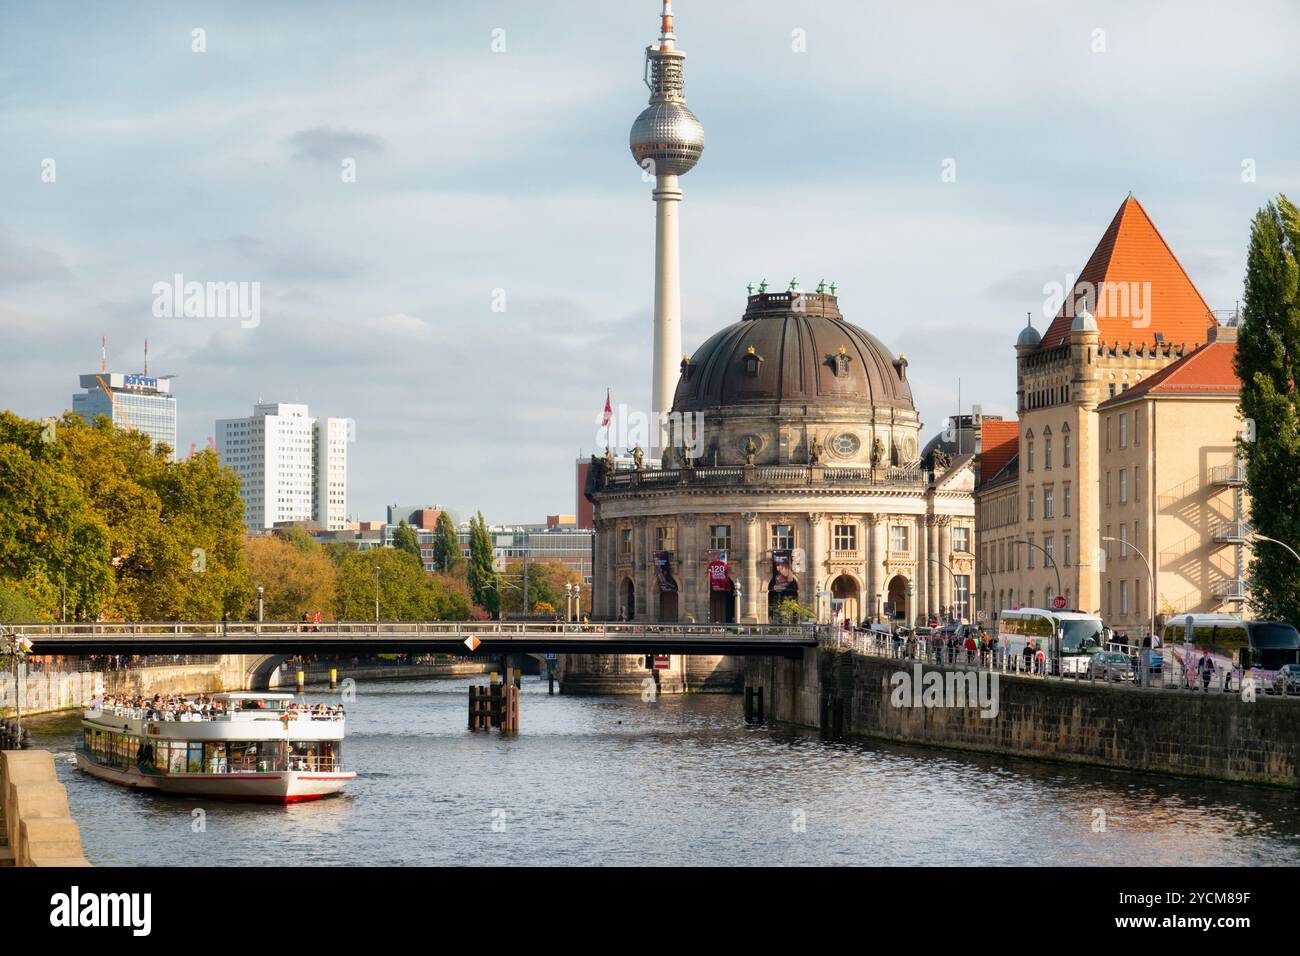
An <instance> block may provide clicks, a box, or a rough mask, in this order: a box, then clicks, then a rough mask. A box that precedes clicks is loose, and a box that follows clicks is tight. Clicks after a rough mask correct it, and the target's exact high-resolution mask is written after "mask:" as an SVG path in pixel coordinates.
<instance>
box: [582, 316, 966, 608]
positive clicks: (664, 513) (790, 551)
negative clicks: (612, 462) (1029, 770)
mask: <svg viewBox="0 0 1300 956" xmlns="http://www.w3.org/2000/svg"><path fill="white" fill-rule="evenodd" d="M907 365H908V363H907V359H906V357H904V356H902V355H897V356H896V355H894V354H893V353H892V352H891V351H890V350H889V349H888V348H887V347H886V346H885V345H884V344H883V343H881V342H880V341H879V340H878V339H876V338H875V337H874V336H872V335H871V334H869V333H867V332H865V331H864V330H862V329H860V328H857V327H856V326H853V325H850V324H849V323H848V322H845V321H844V319H843V317H842V316H841V314H840V311H839V306H838V302H837V299H836V297H835V296H834V295H832V294H830V293H827V292H815V293H803V292H793V293H789V292H782V293H758V294H753V295H751V296H750V297H749V300H748V303H747V307H746V310H745V315H744V318H743V319H741V321H739V322H737V323H735V324H734V325H731V326H729V327H727V328H725V329H723V330H721V331H720V332H718V333H716V334H715V335H713V336H712V337H711V338H710V339H709V340H708V341H706V342H705V343H704V344H703V345H701V346H700V348H699V349H698V350H697V351H696V352H695V354H694V355H692V356H690V357H689V358H688V359H686V360H684V361H683V363H682V372H681V378H680V381H679V384H678V387H677V392H676V396H675V400H674V404H673V411H674V413H676V414H677V415H679V416H699V422H700V424H701V426H702V429H701V431H700V434H701V435H702V436H703V437H702V440H701V441H700V442H699V443H698V444H697V447H696V454H695V455H694V456H690V455H687V456H683V455H682V453H681V451H680V449H679V447H678V445H679V443H680V440H681V438H682V434H681V433H680V432H677V431H675V432H674V435H673V439H672V443H673V450H672V451H670V453H669V455H668V456H667V457H668V460H667V461H666V462H665V467H664V468H663V469H655V470H651V469H637V468H635V467H633V468H622V469H619V468H615V469H613V470H609V469H607V468H606V467H604V463H603V462H602V461H600V460H599V459H598V460H596V462H595V466H594V467H593V468H592V469H591V472H590V474H591V478H590V480H589V483H588V496H589V497H590V498H591V500H592V502H593V503H594V505H595V516H596V517H595V526H596V574H595V577H596V588H595V593H594V596H593V600H594V604H595V609H594V610H595V614H596V616H598V617H600V618H604V619H609V620H614V619H620V618H627V619H631V620H636V621H665V622H667V621H680V622H696V623H705V622H723V621H727V622H730V621H735V620H737V619H739V620H740V621H742V622H753V623H765V622H768V621H769V620H771V618H772V612H773V610H774V609H775V608H776V607H777V606H778V605H779V604H780V602H781V601H783V600H786V599H793V600H797V601H798V602H799V603H800V604H802V605H804V606H806V607H809V608H811V609H813V610H814V611H815V613H816V615H817V617H818V618H819V619H820V620H823V621H826V620H831V619H833V618H836V617H847V618H851V619H853V620H855V621H861V620H862V619H864V618H867V617H870V618H872V619H874V620H881V619H892V620H897V621H909V622H910V621H914V620H921V619H925V618H927V617H929V616H938V615H947V614H951V615H953V616H955V617H957V618H964V617H967V616H969V614H970V607H971V587H972V583H973V575H974V540H975V533H974V503H973V500H972V497H971V495H972V491H973V488H974V472H973V469H972V460H973V454H972V452H973V450H974V449H973V447H971V448H968V449H967V450H966V453H965V454H957V453H956V450H955V449H952V448H951V445H949V446H947V447H945V446H943V445H942V443H932V445H931V446H927V447H926V448H922V446H921V442H920V437H921V421H920V418H919V417H918V415H917V412H916V409H915V407H914V405H913V402H912V393H911V388H910V386H909V384H908V381H907ZM971 444H972V446H973V442H972V443H971ZM936 452H937V454H936ZM711 565H712V566H713V568H714V571H713V573H712V574H711V572H710V566H711Z"/></svg>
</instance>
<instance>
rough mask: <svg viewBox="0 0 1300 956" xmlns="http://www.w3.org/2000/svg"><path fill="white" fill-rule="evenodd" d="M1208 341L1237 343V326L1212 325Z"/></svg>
mask: <svg viewBox="0 0 1300 956" xmlns="http://www.w3.org/2000/svg"><path fill="white" fill-rule="evenodd" d="M1206 341H1207V342H1235V341H1237V327H1236V326H1235V325H1212V326H1210V334H1209V335H1208V336H1207V337H1206Z"/></svg>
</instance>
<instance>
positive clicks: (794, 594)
mask: <svg viewBox="0 0 1300 956" xmlns="http://www.w3.org/2000/svg"><path fill="white" fill-rule="evenodd" d="M779 587H780V588H781V590H778V589H777V588H778V585H777V583H776V582H775V581H774V582H773V583H772V584H770V585H769V586H768V590H767V620H768V623H770V624H776V623H778V620H777V619H778V618H779V617H780V615H779V614H778V613H777V608H778V607H780V606H781V602H782V601H798V600H799V582H798V581H796V580H795V579H794V578H790V579H789V580H787V581H785V582H783V583H782V584H781V585H779ZM790 623H793V622H790Z"/></svg>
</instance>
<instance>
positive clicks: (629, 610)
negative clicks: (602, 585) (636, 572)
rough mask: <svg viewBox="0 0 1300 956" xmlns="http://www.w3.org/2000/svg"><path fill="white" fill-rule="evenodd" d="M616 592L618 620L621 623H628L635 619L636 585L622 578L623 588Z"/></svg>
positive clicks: (628, 579)
mask: <svg viewBox="0 0 1300 956" xmlns="http://www.w3.org/2000/svg"><path fill="white" fill-rule="evenodd" d="M618 591H619V608H618V618H619V620H621V621H630V620H632V619H633V618H634V617H636V585H635V584H633V583H632V579H631V578H624V579H623V586H622V587H620V588H619V589H618Z"/></svg>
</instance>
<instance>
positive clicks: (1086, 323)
mask: <svg viewBox="0 0 1300 956" xmlns="http://www.w3.org/2000/svg"><path fill="white" fill-rule="evenodd" d="M1070 331H1071V332H1096V331H1098V330H1097V320H1096V319H1094V318H1093V317H1092V315H1091V314H1090V313H1089V312H1087V311H1083V312H1080V313H1079V314H1078V315H1076V316H1075V317H1074V321H1073V322H1071V323H1070Z"/></svg>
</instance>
